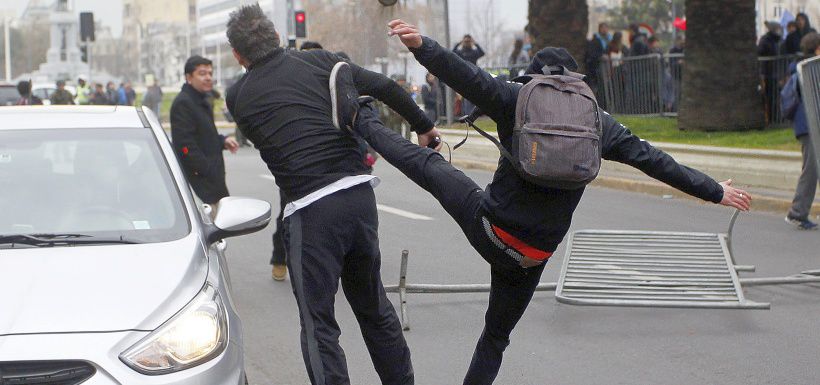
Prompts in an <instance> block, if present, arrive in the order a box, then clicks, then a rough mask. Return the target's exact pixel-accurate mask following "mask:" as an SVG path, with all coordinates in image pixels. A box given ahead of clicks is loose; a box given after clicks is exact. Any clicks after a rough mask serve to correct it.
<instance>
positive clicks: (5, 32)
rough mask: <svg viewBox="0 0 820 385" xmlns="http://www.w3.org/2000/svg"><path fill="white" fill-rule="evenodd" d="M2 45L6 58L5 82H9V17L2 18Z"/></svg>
mask: <svg viewBox="0 0 820 385" xmlns="http://www.w3.org/2000/svg"><path fill="white" fill-rule="evenodd" d="M3 43H4V44H3V47H5V58H6V82H9V83H11V39H10V38H9V17H8V16H5V17H4V18H3Z"/></svg>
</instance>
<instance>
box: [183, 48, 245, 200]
mask: <svg viewBox="0 0 820 385" xmlns="http://www.w3.org/2000/svg"><path fill="white" fill-rule="evenodd" d="M212 90H213V66H212V63H211V61H210V60H208V59H206V58H204V57H202V56H198V55H195V56H191V57H190V58H189V59H188V61H186V62H185V84H184V85H183V86H182V90H181V91H180V92H179V94H178V95H177V97H176V98H174V103H173V104H171V140H172V141H173V144H174V150H175V152H176V154H177V156H178V157H179V159H180V161H181V163H182V168H183V170H185V175H186V176H187V178H188V182H189V183H190V184H191V187H192V188H193V189H194V192H195V193H196V195H197V196H198V197H199V199H202V201H203V202H205V203H207V204H209V205H211V209H212V211H211V215H212V216H213V215H216V210H217V209H218V207H217V204H218V203H219V200H220V199H222V198H224V197H226V196H228V187H227V186H226V185H225V160H224V159H223V158H222V150H225V149H227V150H230V151H231V152H232V153H235V152H236V150H237V148H239V144H238V143H237V142H236V140H234V138H233V137H230V136H228V137H226V136H223V135H220V134H219V132H218V131H217V130H216V125H215V124H214V111H213V106H212V105H211V104H210V103H209V102H208V99H207V98H208V93H209V92H211V91H212Z"/></svg>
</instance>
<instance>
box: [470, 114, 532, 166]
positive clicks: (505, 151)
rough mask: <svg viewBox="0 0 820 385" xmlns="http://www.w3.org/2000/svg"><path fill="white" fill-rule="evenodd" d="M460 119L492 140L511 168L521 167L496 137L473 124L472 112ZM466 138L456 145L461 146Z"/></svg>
mask: <svg viewBox="0 0 820 385" xmlns="http://www.w3.org/2000/svg"><path fill="white" fill-rule="evenodd" d="M476 110H478V108H476ZM478 116H481V115H478ZM461 120H462V121H463V122H464V123H467V125H468V126H470V127H472V128H473V129H474V130H476V131H478V133H479V134H481V136H483V137H485V138H487V139H488V140H489V141H491V142H493V144H495V146H496V147H498V151H499V152H501V155H502V156H503V157H505V158H507V160H509V161H510V163H511V164H512V166H513V168H515V169H516V170H520V169H521V166H520V165H519V164H518V162H516V161H515V158H513V156H512V154H510V152H509V151H507V149H506V148H504V146H502V145H501V142H499V141H498V139H496V138H495V137H494V136H492V135H490V134H488V133H487V132H486V131H484V130H482V129H480V128H478V126H476V125H475V123H474V120H475V117H473V114H470V115H469V116H465V117H463V118H461ZM466 140H467V138H464V140H463V141H462V142H461V143H459V144H458V145H459V146H461V145H462V144H464V141H466Z"/></svg>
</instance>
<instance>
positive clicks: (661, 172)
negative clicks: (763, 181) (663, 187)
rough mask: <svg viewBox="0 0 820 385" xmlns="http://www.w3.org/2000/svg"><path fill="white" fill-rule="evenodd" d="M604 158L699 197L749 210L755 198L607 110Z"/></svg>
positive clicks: (730, 181)
mask: <svg viewBox="0 0 820 385" xmlns="http://www.w3.org/2000/svg"><path fill="white" fill-rule="evenodd" d="M603 124H604V134H603V138H602V142H603V143H602V146H603V157H604V159H608V160H613V161H616V162H620V163H625V164H628V165H630V166H633V167H635V168H637V169H639V170H641V171H643V172H644V173H645V174H646V175H649V176H651V177H652V178H655V179H657V180H659V181H661V182H663V183H666V184H668V185H670V186H672V187H674V188H676V189H678V190H680V191H683V192H685V193H687V194H689V195H692V196H695V197H698V198H700V199H703V200H706V201H710V202H713V203H719V204H721V205H724V206H729V207H734V208H736V209H739V210H743V211H747V210H749V206H750V205H751V201H752V197H751V196H750V195H749V193H747V192H746V191H743V190H741V189H738V188H734V187H732V180H731V179H729V180H727V181H724V182H721V183H718V182H716V181H715V180H714V179H712V178H711V177H709V176H708V175H706V174H704V173H702V172H700V171H698V170H695V169H693V168H690V167H687V166H684V165H682V164H680V163H678V162H676V161H675V159H673V158H672V157H671V156H669V154H667V153H665V152H663V151H661V150H660V149H657V148H655V147H653V146H652V145H651V144H649V143H648V142H646V141H644V140H642V139H641V138H639V137H637V136H635V135H633V134H632V132H630V131H629V130H628V129H627V128H626V127H624V126H623V125H622V124H620V123H618V122H617V121H615V119H614V118H612V116H610V115H609V114H607V113H604V114H603Z"/></svg>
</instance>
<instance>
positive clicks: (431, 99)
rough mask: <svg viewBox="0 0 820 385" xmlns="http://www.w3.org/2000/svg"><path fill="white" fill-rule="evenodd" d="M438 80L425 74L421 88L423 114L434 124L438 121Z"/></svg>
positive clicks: (429, 74)
mask: <svg viewBox="0 0 820 385" xmlns="http://www.w3.org/2000/svg"><path fill="white" fill-rule="evenodd" d="M438 93H439V86H438V79H436V76H435V75H433V74H431V73H429V72H428V73H427V75H426V76H425V77H424V84H423V85H422V86H421V99H422V101H423V102H424V113H425V114H427V118H428V119H430V120H431V121H433V122H435V121H437V120H438V116H439V115H438V108H437V107H438Z"/></svg>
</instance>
